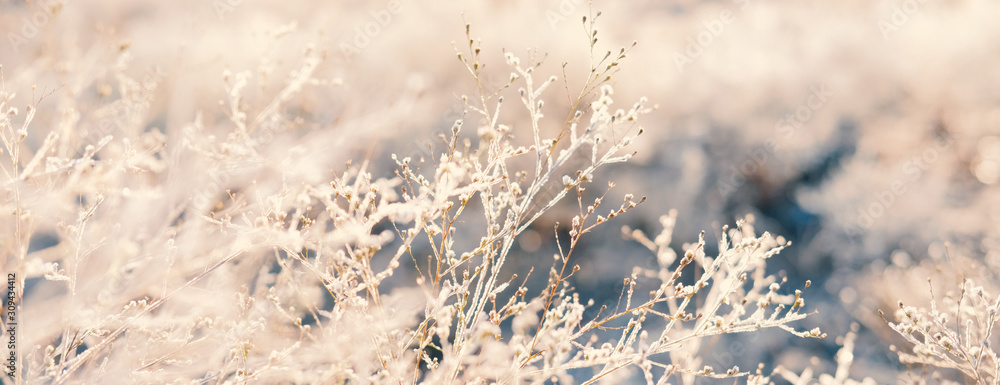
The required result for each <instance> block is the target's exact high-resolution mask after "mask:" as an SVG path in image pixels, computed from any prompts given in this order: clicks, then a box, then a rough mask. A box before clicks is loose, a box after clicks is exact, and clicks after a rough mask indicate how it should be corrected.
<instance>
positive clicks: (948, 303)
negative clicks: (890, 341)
mask: <svg viewBox="0 0 1000 385" xmlns="http://www.w3.org/2000/svg"><path fill="white" fill-rule="evenodd" d="M948 255H949V261H948V262H949V263H943V264H936V265H935V266H933V267H931V266H929V265H928V264H925V265H919V266H914V267H912V268H911V269H910V272H909V274H910V275H917V276H919V275H923V276H925V277H928V278H927V281H926V283H927V285H928V286H929V290H928V293H929V296H930V298H929V302H930V303H929V305H930V306H929V308H928V307H916V306H911V305H907V304H905V303H904V301H899V302H898V308H897V309H896V311H895V320H896V321H895V322H891V321H886V322H888V324H889V326H890V327H891V328H892V330H894V331H895V332H896V333H898V334H899V335H901V336H903V338H904V339H905V340H906V342H907V343H908V344H909V345H911V346H912V347H911V348H910V349H906V350H908V351H900V349H897V348H896V347H895V346H893V347H892V348H893V350H894V351H897V352H898V353H899V360H900V362H902V363H904V364H918V365H926V366H929V367H936V368H942V369H954V370H957V371H959V372H961V373H962V374H963V375H965V376H966V377H967V378H968V379H969V380H970V381H972V382H974V383H976V384H998V383H1000V359H998V357H997V354H998V353H997V349H996V346H997V344H1000V337H998V336H997V334H996V333H994V329H995V327H996V325H997V321H998V319H997V318H998V317H997V313H998V312H1000V294H998V292H997V290H998V288H997V286H996V282H997V281H996V268H997V267H998V266H997V264H996V258H995V257H993V258H983V259H976V258H970V257H967V256H965V252H957V253H948ZM933 276H937V277H941V278H940V279H941V280H943V281H944V282H943V283H942V284H941V285H939V287H942V286H943V287H944V288H945V290H946V291H945V293H944V297H943V298H938V297H937V296H936V295H935V290H934V280H933V279H932V278H931V277H933ZM939 301H940V302H939ZM925 303H926V302H925ZM879 314H880V315H881V314H882V311H881V310H880V311H879ZM883 317H884V315H883ZM933 374H934V376H935V377H938V376H940V374H938V373H933Z"/></svg>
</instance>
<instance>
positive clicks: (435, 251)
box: [0, 14, 824, 384]
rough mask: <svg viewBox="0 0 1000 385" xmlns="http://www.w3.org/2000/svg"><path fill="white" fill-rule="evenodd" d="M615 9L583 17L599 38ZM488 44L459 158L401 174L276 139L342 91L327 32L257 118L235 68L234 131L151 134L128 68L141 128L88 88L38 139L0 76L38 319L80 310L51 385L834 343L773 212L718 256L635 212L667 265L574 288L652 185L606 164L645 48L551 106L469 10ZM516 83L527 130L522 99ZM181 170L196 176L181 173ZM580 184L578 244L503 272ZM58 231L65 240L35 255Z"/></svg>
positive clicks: (307, 377)
mask: <svg viewBox="0 0 1000 385" xmlns="http://www.w3.org/2000/svg"><path fill="white" fill-rule="evenodd" d="M598 15H599V14H598ZM594 18H595V17H591V18H589V20H588V18H584V30H585V31H586V32H587V39H588V40H589V43H590V44H589V45H590V49H591V52H592V53H593V51H594V50H595V49H596V47H597V30H596V29H595V27H594V24H593V19H594ZM466 38H467V39H468V44H467V45H463V48H462V49H461V50H459V51H460V52H459V54H458V58H459V59H460V60H461V62H462V64H463V65H464V66H465V68H466V69H467V70H468V71H469V73H470V74H471V76H472V78H473V79H474V81H475V82H476V84H477V87H476V88H477V93H476V97H473V98H468V97H463V98H462V100H463V107H464V108H465V110H466V116H465V117H463V119H460V120H458V121H456V122H455V123H454V125H453V127H452V129H451V131H450V133H449V135H445V136H444V144H445V150H444V151H443V152H441V153H436V154H434V155H433V157H432V158H431V159H430V162H423V161H421V160H419V159H417V160H415V159H412V158H409V157H397V156H395V155H393V156H392V159H393V160H394V161H395V162H396V166H397V168H396V171H395V173H394V174H385V175H377V174H376V173H375V171H373V169H375V167H374V166H371V164H370V163H369V161H368V160H366V161H364V162H358V163H360V164H355V163H354V162H349V163H348V164H347V165H346V166H345V167H343V168H342V169H339V170H337V172H336V174H334V175H328V176H324V178H325V180H324V181H323V182H321V183H313V182H310V180H311V179H310V177H309V175H305V174H308V173H307V172H306V171H303V170H300V169H297V168H296V167H293V165H296V164H301V163H302V162H304V161H307V160H308V159H310V158H309V156H308V154H307V153H306V150H305V149H302V148H300V147H294V148H291V149H290V150H285V149H283V148H280V150H275V147H276V145H274V144H273V143H274V141H275V140H276V138H277V139H280V138H286V139H287V138H294V136H293V135H295V134H294V130H295V129H296V127H298V126H299V125H300V124H301V122H300V121H299V119H289V118H287V116H285V114H286V113H287V112H286V111H285V109H286V107H287V106H288V105H289V104H290V103H291V100H292V96H293V95H295V94H296V93H298V92H301V90H302V88H303V87H304V85H306V84H323V82H322V81H320V80H319V79H316V78H315V76H316V75H315V73H316V71H317V68H318V66H319V64H320V63H321V62H322V59H323V57H324V55H323V54H322V53H321V52H317V51H316V50H314V49H308V50H306V53H305V59H304V60H303V63H302V65H301V67H300V68H297V69H296V70H294V71H292V73H291V74H290V75H289V77H288V80H287V81H286V83H285V85H284V87H282V88H281V89H280V90H279V91H278V92H277V93H276V95H275V96H274V97H273V99H272V100H270V101H269V102H268V103H264V105H263V107H262V108H260V110H259V111H251V108H249V107H248V106H247V103H246V101H245V99H244V98H243V96H244V95H243V92H245V90H246V88H247V85H248V84H249V82H250V81H251V79H252V75H250V74H249V73H247V72H243V73H236V74H233V73H229V72H227V73H226V75H225V76H224V81H225V83H226V85H227V92H228V98H229V105H228V106H227V110H226V112H225V115H226V117H227V120H226V121H225V122H224V123H220V124H218V125H216V126H212V125H211V124H208V123H206V120H205V119H203V116H202V115H200V114H199V115H198V116H197V117H195V119H194V122H192V123H191V124H189V125H187V126H185V127H183V128H171V129H169V130H167V132H168V134H169V135H168V134H165V133H163V132H161V131H160V130H159V129H156V128H150V127H144V126H143V119H142V115H143V114H144V113H145V112H146V107H148V105H149V99H150V98H151V97H150V95H151V94H152V92H153V90H155V88H156V82H155V81H149V82H144V81H138V80H135V79H132V78H130V77H128V76H126V75H125V74H124V73H123V72H119V73H117V74H116V75H117V81H118V82H119V84H120V87H119V95H120V96H121V99H120V100H122V103H127V105H129V106H131V107H129V108H128V109H127V110H128V114H127V116H126V117H121V118H120V121H118V122H117V123H118V126H119V127H117V128H114V129H111V130H103V129H102V126H101V125H100V122H101V120H100V119H101V117H100V114H95V115H94V116H93V117H92V119H93V120H88V119H83V120H82V121H81V120H80V119H79V117H78V116H75V115H74V113H72V108H73V107H72V106H71V104H72V103H68V104H67V106H66V107H65V108H66V110H67V111H71V112H69V113H66V116H67V118H65V120H64V121H63V122H62V124H63V125H62V126H54V127H53V128H52V129H51V131H49V132H47V133H45V139H44V141H42V142H41V144H40V145H37V146H32V145H29V144H28V143H25V142H24V140H25V138H26V137H28V131H29V126H30V124H31V122H32V118H33V116H34V113H35V111H36V108H35V106H32V108H30V109H29V112H28V114H27V116H26V117H25V119H24V120H23V122H22V124H21V128H15V123H14V118H15V117H16V116H17V114H18V112H17V110H15V109H13V107H10V106H9V104H10V102H11V100H13V95H12V93H8V92H7V91H6V90H3V91H2V92H0V103H2V104H0V110H2V111H3V112H4V114H3V116H2V118H0V119H2V120H0V129H2V130H0V131H2V135H3V142H4V145H5V153H6V154H8V155H9V159H8V160H6V161H5V162H4V163H3V167H4V172H5V178H6V180H5V181H4V186H5V187H4V189H5V191H4V192H5V195H4V202H3V205H4V207H5V209H7V210H8V211H7V212H11V213H13V218H11V219H8V220H5V221H4V226H5V231H7V230H9V232H8V233H11V234H15V238H14V239H13V240H5V241H4V248H5V250H7V251H8V252H10V253H11V255H14V256H15V257H16V258H14V259H13V262H12V261H8V262H7V264H8V265H7V266H11V264H13V267H11V270H12V271H16V272H17V274H18V276H19V277H20V278H19V281H18V283H17V287H19V288H23V287H24V284H25V281H26V280H32V281H34V283H33V285H35V286H34V291H35V292H34V294H33V296H32V297H30V298H29V299H27V300H25V301H26V302H24V303H22V305H21V306H22V308H24V310H25V311H24V314H23V317H25V318H28V319H36V320H37V319H43V317H45V316H44V314H45V311H46V310H49V311H51V309H60V310H59V313H58V314H57V315H55V316H53V315H51V314H50V315H49V316H48V317H46V318H47V319H52V320H53V321H52V324H50V325H43V326H40V327H38V328H37V330H35V331H33V332H32V333H33V334H28V335H26V336H25V337H24V340H22V343H23V344H24V345H23V346H24V347H23V348H22V349H23V350H22V353H23V358H22V359H21V360H20V364H21V366H22V367H23V369H22V371H21V372H20V373H19V374H18V375H19V376H21V377H22V378H25V379H28V380H29V381H37V382H45V383H52V384H63V383H71V382H95V381H98V380H102V379H106V378H108V377H109V376H122V377H121V378H123V379H125V378H127V380H128V381H130V382H139V383H155V382H171V381H173V382H195V383H204V382H213V383H247V382H251V381H259V382H269V383H272V382H273V383H277V382H282V383H354V382H360V383H394V384H401V383H428V384H441V383H504V384H508V383H510V384H516V383H547V382H561V383H575V382H581V383H595V382H599V381H602V382H614V381H615V380H616V379H621V378H624V377H627V376H629V375H631V373H632V372H631V371H630V370H628V368H633V369H635V370H637V371H638V372H639V373H641V376H642V377H643V378H644V380H645V381H646V382H647V383H649V384H654V383H655V384H663V383H666V382H667V381H669V380H670V378H671V377H674V376H676V377H677V378H678V381H679V382H683V383H691V382H693V381H694V378H695V377H697V376H704V377H714V378H724V377H739V376H746V375H749V374H750V373H749V372H746V371H741V370H740V369H739V368H738V367H732V368H713V367H711V366H707V365H705V362H703V360H702V359H701V358H700V357H701V355H702V354H703V353H704V352H705V351H706V350H707V349H709V348H710V347H709V343H708V339H709V338H710V337H712V336H716V335H719V334H726V333H743V332H753V331H756V330H758V329H762V328H770V327H777V328H781V329H785V330H787V331H789V332H791V333H793V334H795V335H797V336H800V337H823V336H824V334H823V333H821V332H820V331H819V330H818V329H814V330H811V331H796V330H795V329H793V328H792V327H791V326H790V325H789V323H790V322H793V321H796V320H800V319H802V318H804V317H805V316H806V314H805V313H803V312H802V310H803V306H804V298H803V296H802V292H801V291H800V290H795V291H794V292H793V293H792V292H786V291H783V290H782V284H784V283H785V280H784V279H778V278H777V277H775V276H773V275H768V274H766V272H765V266H766V260H767V259H768V258H769V257H772V256H773V255H775V254H777V253H779V252H780V251H781V250H782V249H783V248H785V247H787V246H788V245H789V242H786V241H785V240H784V239H783V238H782V237H774V236H772V235H770V234H768V233H764V234H762V235H759V236H758V235H756V233H755V231H754V229H753V226H752V220H750V221H740V222H738V224H737V226H736V228H734V229H729V228H727V227H724V228H723V229H722V235H721V239H720V240H719V241H718V244H717V246H716V247H712V249H713V250H717V251H710V250H706V248H707V247H708V246H707V241H706V240H705V236H704V233H702V235H701V236H700V237H699V240H698V242H696V243H694V244H690V245H685V246H684V247H683V249H684V251H683V253H682V254H681V255H680V256H678V254H677V253H676V252H675V251H674V249H673V248H672V247H671V243H672V232H673V228H674V224H675V222H676V218H677V214H676V212H671V213H670V214H669V215H666V216H664V217H662V218H661V224H662V226H663V230H662V232H661V233H660V234H658V235H656V236H654V237H652V238H651V237H650V236H647V235H646V234H645V233H644V232H642V231H640V230H632V229H625V231H624V235H625V236H626V238H629V239H632V240H635V241H637V242H638V243H640V244H642V245H644V246H645V247H647V248H648V249H649V250H650V251H651V252H652V253H653V254H655V256H656V261H657V264H656V266H655V267H652V268H641V267H637V268H636V269H634V271H633V273H632V274H631V276H629V277H626V278H624V280H623V282H624V289H623V290H622V292H621V293H620V297H619V301H618V303H617V304H616V305H615V306H614V307H613V308H612V307H610V306H601V307H600V308H598V309H593V308H594V307H595V306H594V305H593V301H591V300H588V299H585V298H580V295H579V293H576V292H575V291H574V288H573V287H572V285H571V277H572V276H573V275H574V273H576V272H577V271H579V266H578V265H576V264H575V263H574V260H575V259H574V254H577V253H579V252H580V251H579V250H578V246H579V244H580V240H581V239H582V237H583V236H584V235H585V234H587V233H589V232H591V231H592V230H593V229H594V228H595V227H596V226H599V225H604V224H605V223H606V222H608V221H610V220H611V219H614V218H616V217H618V216H621V215H624V214H626V213H627V212H628V211H630V210H632V209H634V208H635V207H636V206H637V205H638V204H640V203H642V202H643V200H644V199H645V198H643V199H638V200H636V199H634V197H633V196H632V195H631V194H625V195H624V197H622V199H621V200H620V203H617V204H614V205H612V208H610V209H606V208H603V206H602V205H603V204H605V201H606V200H608V199H610V198H609V194H610V189H611V187H612V186H613V184H611V185H609V187H608V190H607V191H605V192H603V193H601V194H600V196H598V197H593V196H591V195H589V193H587V190H588V188H591V187H588V186H589V184H590V183H591V182H592V181H593V180H594V173H596V172H599V171H600V170H602V169H603V168H604V167H605V166H607V165H609V164H613V163H620V162H625V161H627V160H628V159H629V158H630V156H631V154H629V153H627V152H626V151H627V147H628V146H629V144H630V143H631V142H632V141H634V140H635V139H636V138H637V137H638V136H639V135H640V134H642V129H640V128H638V127H637V126H636V124H637V123H636V122H637V120H638V119H639V117H640V116H641V115H642V114H644V113H646V112H648V111H649V107H647V105H646V104H647V102H646V100H645V99H642V100H640V101H638V102H637V103H635V104H633V105H632V106H630V107H628V108H626V109H620V108H616V107H615V105H616V104H615V101H614V100H613V99H612V96H613V92H614V90H613V88H612V86H611V84H610V82H609V81H610V80H611V78H612V76H613V75H614V74H615V73H616V72H617V71H618V68H619V65H620V64H621V62H622V60H624V59H625V58H626V56H627V53H628V50H629V48H622V49H620V50H618V51H617V52H613V51H608V52H607V53H606V54H604V55H603V56H601V55H599V56H598V57H593V55H592V59H591V63H590V65H589V73H588V75H587V78H586V80H585V81H584V85H583V87H582V89H581V92H580V93H579V95H578V96H577V97H576V98H575V99H572V100H571V102H570V103H569V105H568V111H565V113H564V114H565V117H564V118H563V117H562V114H560V117H559V118H558V119H555V120H552V119H547V118H545V115H543V113H542V110H543V106H544V102H543V98H542V96H543V93H544V92H545V91H546V90H549V89H550V88H551V86H552V85H553V84H555V83H556V81H557V78H556V77H555V76H552V77H548V78H547V79H545V80H544V81H538V80H537V79H536V77H535V76H536V72H537V71H539V69H540V64H541V63H539V62H532V63H522V62H521V60H520V58H518V57H517V56H516V55H515V54H514V53H511V52H507V53H505V59H506V62H507V64H508V65H509V66H510V68H511V69H512V71H513V72H512V73H511V76H510V81H509V83H508V85H507V86H505V87H503V88H501V89H500V90H498V91H496V92H489V91H485V89H484V87H483V80H482V74H483V71H484V66H483V65H482V64H481V61H480V54H481V52H482V51H481V48H480V44H479V43H478V42H476V41H475V40H474V39H472V37H471V31H470V28H469V27H468V26H467V28H466ZM123 57H125V56H124V55H123ZM515 88H516V93H514V92H513V90H514V89H515ZM568 88H569V87H568V86H567V92H568ZM512 93H513V94H514V95H513V96H514V97H517V98H519V99H520V101H521V105H522V107H523V109H524V113H525V114H526V117H527V121H526V124H524V125H519V124H517V123H514V122H511V121H508V120H505V118H504V117H503V116H504V115H502V114H501V110H502V109H503V110H504V111H507V110H508V109H510V107H506V105H507V104H505V102H504V97H505V96H506V97H508V98H509V97H510V96H512V95H510V94H512ZM508 100H509V99H508ZM70 101H72V99H70ZM508 103H509V102H508ZM470 122H471V123H470ZM470 125H476V127H474V129H471V130H470V128H469V127H468V126H470ZM58 127H61V128H59V129H57V128H58ZM469 131H474V134H470V133H469ZM95 133H96V134H99V135H94V134H95ZM220 133H222V134H224V135H219V136H216V135H217V134H220ZM515 135H520V136H521V137H522V138H524V137H526V138H527V141H526V143H519V142H517V141H516V140H515V138H514V136H515ZM91 139H93V140H96V141H92V140H91ZM25 149H28V150H29V151H28V152H32V154H30V156H26V155H24V152H25ZM22 159H27V160H28V161H27V162H24V161H23V160H22ZM43 161H44V162H45V168H44V171H43V170H42V169H41V168H40V165H41V163H42V162H43ZM179 181H184V182H185V183H186V184H184V186H186V187H185V188H178V187H174V185H172V184H171V183H178V182H179ZM191 181H195V183H190V182H191ZM202 182H204V183H202ZM573 195H575V197H576V202H577V205H578V206H579V213H578V214H577V215H575V216H573V217H572V218H566V221H568V222H569V223H570V227H569V228H568V229H560V228H558V227H557V228H556V232H557V234H554V235H555V237H554V238H555V243H556V247H557V249H558V253H557V254H555V255H554V258H553V259H554V262H553V265H552V267H551V269H550V270H549V271H548V275H547V279H546V280H545V284H544V288H543V289H542V290H541V291H537V292H532V291H530V290H529V289H528V284H527V282H528V279H530V278H531V277H517V276H516V275H513V274H510V273H509V272H507V270H505V269H504V267H505V266H507V265H508V264H509V263H510V262H511V260H512V259H513V258H515V257H517V258H529V257H531V255H523V254H522V253H521V252H520V251H519V249H518V248H517V247H516V245H517V240H518V239H519V236H521V234H522V233H524V232H525V231H526V230H527V229H529V226H531V225H532V224H533V223H535V222H536V221H537V220H538V219H539V218H541V217H542V216H543V215H546V214H547V213H549V212H550V211H552V210H551V209H552V208H554V207H555V206H556V205H558V204H559V203H560V202H561V201H563V200H566V199H567V197H568V196H569V197H571V196H573ZM67 196H71V197H73V198H74V200H68V199H66V197H67ZM137 211H141V212H144V214H149V215H143V216H137V215H135V213H136V212H137ZM605 213H606V214H605ZM154 214H155V215H154ZM38 228H43V229H45V230H47V231H48V230H51V231H53V232H54V233H55V234H56V237H57V238H58V239H59V240H60V242H58V244H57V245H55V246H53V247H49V248H43V249H40V250H38V251H35V250H32V251H31V252H29V247H28V245H29V244H30V243H31V238H32V235H33V234H34V233H35V231H36V229H38ZM710 254H714V255H712V256H710ZM805 286H807V287H808V286H809V284H808V282H807V283H806V285H805ZM646 290H648V294H649V295H648V297H647V296H645V295H644V293H645V291H646ZM22 294H23V293H21V292H18V293H17V297H18V298H20V297H21V295H22ZM32 301H37V302H32ZM588 310H595V311H596V313H595V314H594V315H592V316H591V315H590V314H591V313H589V312H588ZM759 373H760V372H759V370H758V375H757V377H754V378H759V377H760V376H759Z"/></svg>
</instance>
